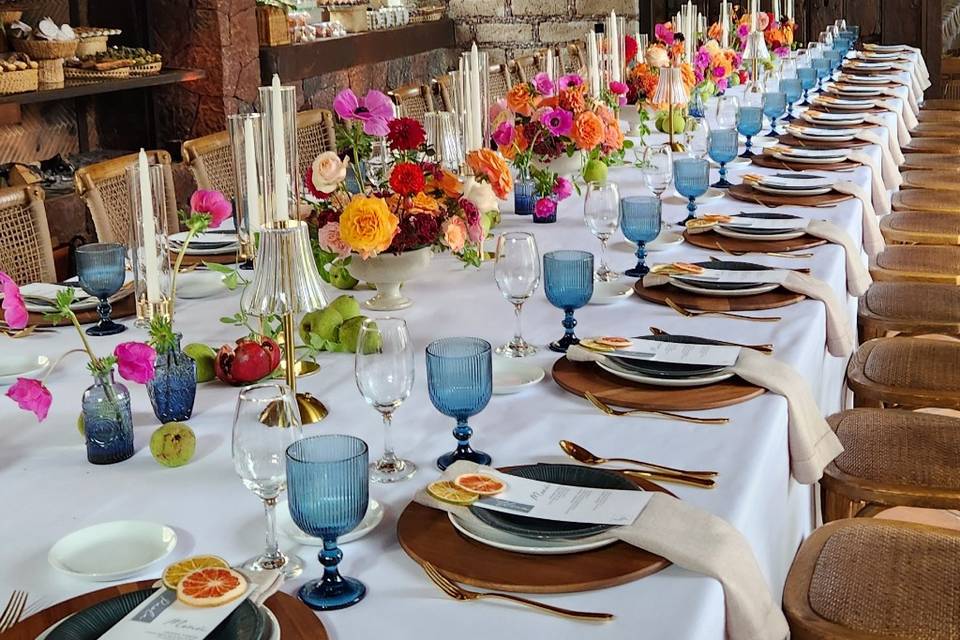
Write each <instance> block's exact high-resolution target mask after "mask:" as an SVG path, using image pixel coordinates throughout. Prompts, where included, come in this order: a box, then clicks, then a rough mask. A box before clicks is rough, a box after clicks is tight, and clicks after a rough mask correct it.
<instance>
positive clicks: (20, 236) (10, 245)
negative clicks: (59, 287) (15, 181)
mask: <svg viewBox="0 0 960 640" xmlns="http://www.w3.org/2000/svg"><path fill="white" fill-rule="evenodd" d="M0 271H3V272H5V273H6V274H7V275H8V276H10V277H11V278H13V280H14V282H16V283H17V284H21V285H23V284H29V283H31V282H56V281H57V274H56V270H55V268H54V264H53V243H52V242H51V241H50V228H49V227H48V226H47V212H46V209H44V206H43V189H41V188H39V187H10V188H8V189H0Z"/></svg>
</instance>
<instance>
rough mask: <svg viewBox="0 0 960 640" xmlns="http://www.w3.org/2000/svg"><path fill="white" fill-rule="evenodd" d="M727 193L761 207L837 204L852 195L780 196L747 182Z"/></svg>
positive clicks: (735, 186) (834, 193)
mask: <svg viewBox="0 0 960 640" xmlns="http://www.w3.org/2000/svg"><path fill="white" fill-rule="evenodd" d="M727 193H728V194H730V197H731V198H733V199H734V200H740V201H741V202H752V203H753V204H759V205H761V206H763V207H779V206H782V205H787V206H794V207H816V206H818V205H827V204H837V203H838V202H846V201H847V200H853V196H851V195H848V194H846V193H837V192H836V191H831V192H830V193H824V194H823V195H819V196H781V195H777V194H774V193H762V192H760V191H757V190H756V189H754V188H753V187H751V186H750V185H748V184H735V185H733V186H732V187H730V188H729V189H727Z"/></svg>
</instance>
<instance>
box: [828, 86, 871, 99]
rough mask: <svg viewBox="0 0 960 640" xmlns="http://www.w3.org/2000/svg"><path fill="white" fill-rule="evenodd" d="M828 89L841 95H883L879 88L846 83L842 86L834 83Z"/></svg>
mask: <svg viewBox="0 0 960 640" xmlns="http://www.w3.org/2000/svg"><path fill="white" fill-rule="evenodd" d="M830 90H831V91H833V92H834V93H839V94H840V95H842V96H857V97H860V96H863V97H870V96H881V95H883V92H882V91H881V90H880V89H877V88H876V87H871V86H859V85H847V86H844V87H838V86H837V85H834V86H833V87H832V88H831V89H830Z"/></svg>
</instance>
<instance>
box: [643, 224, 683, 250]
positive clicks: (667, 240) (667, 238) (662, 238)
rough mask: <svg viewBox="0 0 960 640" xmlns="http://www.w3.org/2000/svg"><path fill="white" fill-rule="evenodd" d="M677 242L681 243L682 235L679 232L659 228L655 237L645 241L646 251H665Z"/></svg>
mask: <svg viewBox="0 0 960 640" xmlns="http://www.w3.org/2000/svg"><path fill="white" fill-rule="evenodd" d="M678 244H683V236H682V235H681V234H679V233H677V232H676V231H670V230H669V229H661V230H660V235H658V236H657V239H656V240H654V241H653V242H648V243H647V251H648V252H650V251H665V250H667V249H669V248H670V247H675V246H677V245H678Z"/></svg>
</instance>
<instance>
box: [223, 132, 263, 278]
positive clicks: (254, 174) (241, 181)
mask: <svg viewBox="0 0 960 640" xmlns="http://www.w3.org/2000/svg"><path fill="white" fill-rule="evenodd" d="M262 119H263V118H262V117H261V115H260V114H259V113H246V114H241V115H234V116H227V131H228V132H229V135H230V150H231V153H232V157H233V175H234V176H235V184H236V189H235V190H234V205H235V210H236V212H237V223H238V224H237V236H238V237H239V239H240V257H241V258H242V259H243V260H244V261H246V262H248V263H250V264H251V265H252V263H253V258H254V255H255V249H254V247H255V246H256V241H255V236H256V234H257V233H259V231H260V227H261V226H262V225H263V213H264V212H263V198H262V197H261V195H260V184H261V180H262V177H263V169H262V166H263V165H262V162H263V131H262V129H261V121H262Z"/></svg>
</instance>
